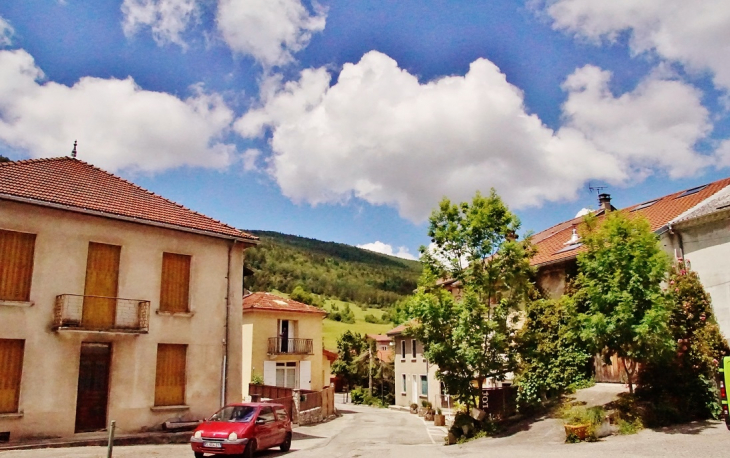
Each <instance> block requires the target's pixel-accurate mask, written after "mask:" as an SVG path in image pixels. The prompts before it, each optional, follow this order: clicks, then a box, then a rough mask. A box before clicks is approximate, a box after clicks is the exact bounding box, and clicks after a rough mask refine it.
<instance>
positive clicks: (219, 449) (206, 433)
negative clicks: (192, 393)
mask: <svg viewBox="0 0 730 458" xmlns="http://www.w3.org/2000/svg"><path fill="white" fill-rule="evenodd" d="M291 435H292V432H291V421H290V420H289V414H288V413H287V412H286V409H285V408H284V406H283V405H281V404H269V403H264V402H245V403H240V404H230V405H227V406H225V407H223V408H222V409H221V410H219V411H218V412H216V413H215V414H214V415H213V416H212V417H210V418H209V419H207V420H206V421H205V422H203V423H201V424H200V426H198V427H197V428H196V429H195V431H194V432H193V437H191V438H190V446H191V447H192V448H193V453H195V458H202V457H203V456H204V454H211V455H243V456H245V457H247V458H250V457H252V456H253V454H254V452H255V451H256V450H263V449H265V448H270V447H277V446H278V447H279V448H281V451H283V452H286V451H288V450H289V448H290V447H291Z"/></svg>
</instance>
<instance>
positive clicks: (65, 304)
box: [53, 294, 150, 334]
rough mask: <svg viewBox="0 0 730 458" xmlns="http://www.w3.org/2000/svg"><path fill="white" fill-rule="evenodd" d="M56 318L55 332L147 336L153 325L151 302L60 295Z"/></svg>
mask: <svg viewBox="0 0 730 458" xmlns="http://www.w3.org/2000/svg"><path fill="white" fill-rule="evenodd" d="M53 315H54V317H53V330H54V331H63V330H67V331H105V332H129V333H137V334H146V333H147V331H148V330H149V322H150V321H149V319H150V301H148V300H143V299H122V298H119V297H105V296H82V295H78V294H61V295H59V296H56V306H55V308H54V313H53Z"/></svg>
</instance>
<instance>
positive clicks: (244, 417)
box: [209, 406, 256, 423]
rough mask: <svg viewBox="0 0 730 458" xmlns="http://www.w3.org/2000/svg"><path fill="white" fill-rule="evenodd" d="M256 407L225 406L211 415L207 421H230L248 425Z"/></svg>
mask: <svg viewBox="0 0 730 458" xmlns="http://www.w3.org/2000/svg"><path fill="white" fill-rule="evenodd" d="M255 413H256V407H251V406H227V407H223V408H222V409H221V410H219V411H218V412H216V413H215V414H213V416H212V417H210V419H209V421H231V422H236V423H248V422H250V421H251V420H252V419H253V416H254V414H255Z"/></svg>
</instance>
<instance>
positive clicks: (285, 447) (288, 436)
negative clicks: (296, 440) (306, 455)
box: [279, 433, 291, 452]
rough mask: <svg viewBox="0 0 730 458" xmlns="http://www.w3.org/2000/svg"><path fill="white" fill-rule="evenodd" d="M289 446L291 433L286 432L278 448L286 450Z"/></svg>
mask: <svg viewBox="0 0 730 458" xmlns="http://www.w3.org/2000/svg"><path fill="white" fill-rule="evenodd" d="M290 448H291V433H287V435H286V439H284V442H282V443H281V445H280V446H279V449H281V451H282V452H288V451H289V449H290Z"/></svg>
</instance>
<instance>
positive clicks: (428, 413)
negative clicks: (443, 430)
mask: <svg viewBox="0 0 730 458" xmlns="http://www.w3.org/2000/svg"><path fill="white" fill-rule="evenodd" d="M435 413H436V412H434V411H433V409H431V408H428V410H426V414H425V415H424V416H423V419H424V420H426V421H433V417H434V414H435Z"/></svg>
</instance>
